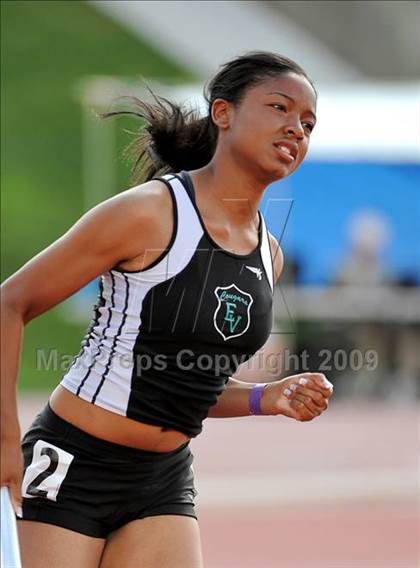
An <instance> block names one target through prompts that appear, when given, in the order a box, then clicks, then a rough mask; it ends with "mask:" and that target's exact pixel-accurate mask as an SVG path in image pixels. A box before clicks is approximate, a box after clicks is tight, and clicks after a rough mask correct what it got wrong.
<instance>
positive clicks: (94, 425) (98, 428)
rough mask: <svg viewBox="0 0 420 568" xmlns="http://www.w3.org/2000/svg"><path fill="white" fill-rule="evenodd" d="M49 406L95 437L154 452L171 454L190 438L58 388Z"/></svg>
mask: <svg viewBox="0 0 420 568" xmlns="http://www.w3.org/2000/svg"><path fill="white" fill-rule="evenodd" d="M49 402H50V406H51V408H52V409H53V411H54V412H55V413H56V414H57V415H58V416H60V417H61V418H62V419H63V420H66V421H67V422H70V423H71V424H73V426H76V428H80V430H83V431H85V432H87V433H88V434H90V435H91V436H95V437H96V438H100V439H102V440H107V441H108V442H113V443H114V444H121V445H123V446H129V447H131V448H138V449H141V450H146V451H152V452H170V451H172V450H175V449H176V448H178V447H179V446H181V445H182V444H185V442H187V441H188V440H190V439H191V438H190V437H189V436H187V435H186V434H183V433H182V432H179V431H178V430H172V429H167V428H162V427H161V426H154V425H152V424H145V423H144V422H137V421H136V420H132V419H131V418H127V417H125V416H121V415H120V414H115V413H114V412H110V411H109V410H105V409H104V408H101V407H100V406H97V405H94V404H90V403H89V402H87V401H85V400H83V399H81V398H80V397H78V396H76V395H75V394H73V393H71V392H70V391H68V390H67V389H65V388H64V387H62V386H61V385H59V386H58V387H57V388H56V389H55V390H54V392H53V393H52V394H51V397H50V401H49Z"/></svg>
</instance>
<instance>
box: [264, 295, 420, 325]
mask: <svg viewBox="0 0 420 568" xmlns="http://www.w3.org/2000/svg"><path fill="white" fill-rule="evenodd" d="M274 308H275V312H276V314H282V313H288V315H289V316H290V318H291V319H292V320H302V319H303V320H335V321H361V322H366V321H375V322H395V323H397V322H398V323H400V324H401V323H403V324H404V323H416V322H417V323H418V322H420V288H401V287H391V286H370V287H366V286H331V287H308V286H299V287H297V286H291V285H284V286H277V287H276V289H275V293H274Z"/></svg>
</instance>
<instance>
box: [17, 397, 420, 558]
mask: <svg viewBox="0 0 420 568" xmlns="http://www.w3.org/2000/svg"><path fill="white" fill-rule="evenodd" d="M46 399H47V395H44V396H42V397H36V398H34V397H31V398H28V397H27V396H26V397H21V399H20V412H21V421H22V429H23V430H24V429H25V428H26V427H27V426H28V424H29V423H30V420H31V419H32V417H33V416H34V414H35V413H36V412H37V411H38V410H39V409H40V408H41V407H42V406H43V404H44V402H45V401H46ZM419 416H420V413H419V408H418V407H414V406H389V405H385V404H383V405H380V404H361V403H360V401H355V402H354V403H352V404H348V403H347V404H344V403H336V404H334V403H332V404H331V406H330V408H329V410H328V411H327V413H326V414H325V415H324V416H322V417H320V418H318V419H316V420H314V421H312V422H308V423H300V422H295V421H292V420H290V419H286V418H284V417H252V418H234V419H208V420H206V422H205V429H204V432H203V434H202V435H201V436H199V437H198V438H197V439H195V440H193V441H192V442H191V448H192V451H193V453H194V455H195V461H194V469H195V472H196V486H197V489H198V491H199V495H198V497H197V512H198V516H199V521H200V527H201V534H202V541H203V549H204V557H205V562H206V563H205V566H206V568H416V567H418V566H420V560H419V559H420V551H419V547H418V542H420V531H419V507H418V506H419V479H418V473H419V472H418V461H417V455H418V440H419V435H418V425H419Z"/></svg>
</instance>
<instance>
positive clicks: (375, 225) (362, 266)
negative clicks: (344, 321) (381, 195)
mask: <svg viewBox="0 0 420 568" xmlns="http://www.w3.org/2000/svg"><path fill="white" fill-rule="evenodd" d="M348 232H349V238H350V243H351V249H350V253H349V255H348V257H347V258H346V259H345V260H344V262H343V264H342V266H341V267H340V268H339V270H338V272H337V276H336V281H337V283H338V284H347V285H367V286H371V285H378V284H385V283H387V282H389V281H390V278H389V275H387V273H386V271H385V269H384V268H383V266H382V263H381V254H382V252H383V250H384V248H385V247H386V245H387V244H388V243H389V241H390V237H391V229H390V226H389V223H388V221H387V219H386V218H385V217H384V216H383V215H381V214H380V213H378V212H374V211H360V212H358V213H357V214H356V215H354V216H353V218H352V219H351V221H350V223H349V227H348Z"/></svg>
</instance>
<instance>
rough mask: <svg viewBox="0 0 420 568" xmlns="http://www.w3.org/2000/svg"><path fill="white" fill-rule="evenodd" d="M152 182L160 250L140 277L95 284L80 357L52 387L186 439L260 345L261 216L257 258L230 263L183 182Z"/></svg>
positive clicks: (266, 274) (264, 326)
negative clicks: (160, 224) (162, 238)
mask: <svg viewBox="0 0 420 568" xmlns="http://www.w3.org/2000/svg"><path fill="white" fill-rule="evenodd" d="M160 179H162V181H164V182H165V183H166V185H167V186H168V189H169V191H170V193H171V196H172V199H173V205H174V230H173V235H172V239H171V243H170V245H169V247H168V250H167V251H164V252H163V253H162V254H161V255H160V256H159V257H158V258H157V259H156V261H155V262H154V263H153V264H152V265H150V266H148V267H147V268H146V269H145V270H137V271H133V272H130V271H127V270H121V269H117V268H114V269H111V270H109V271H107V272H106V273H104V274H103V275H102V277H101V282H100V294H99V300H98V303H97V306H96V308H95V314H94V318H93V320H92V324H91V326H90V329H89V331H88V334H87V336H86V338H85V341H84V346H83V349H82V350H81V352H80V353H79V355H78V356H77V358H76V359H75V361H74V363H73V365H72V367H71V368H70V370H69V371H68V373H66V375H65V376H64V377H63V380H62V382H61V384H62V386H63V387H64V388H65V389H66V390H67V391H70V392H71V393H73V394H74V395H76V396H77V397H79V398H81V399H82V400H84V401H86V402H89V403H90V404H91V405H93V406H95V407H99V408H102V409H106V410H108V411H110V412H112V413H115V414H119V415H121V416H122V417H128V418H130V419H131V420H130V423H131V422H132V421H133V422H139V423H142V424H144V425H146V426H147V425H148V426H150V427H152V428H160V429H161V428H162V427H163V428H166V429H167V430H168V432H165V434H166V433H167V434H171V433H173V434H177V435H181V436H184V438H182V439H185V436H187V437H192V436H195V435H197V434H198V433H199V432H200V431H201V423H202V420H204V418H205V417H206V416H207V414H208V410H209V407H210V406H211V405H212V404H215V402H216V401H217V397H218V396H219V395H220V394H221V392H222V391H223V388H224V386H225V384H226V382H227V379H228V377H229V376H230V375H231V374H233V373H234V372H235V370H236V368H237V367H238V366H239V365H240V364H241V363H242V362H244V361H246V360H247V359H248V358H249V357H251V356H252V354H253V353H255V351H257V350H258V349H259V348H260V347H261V346H262V345H263V344H264V343H265V341H266V340H267V338H268V335H269V333H270V331H271V324H272V288H273V270H272V261H271V254H270V245H269V240H268V234H267V231H266V227H265V224H264V220H263V218H262V215H260V220H261V222H260V227H259V243H258V246H257V247H256V249H255V250H254V251H252V252H251V253H249V254H247V255H235V254H233V253H230V252H228V251H226V250H224V249H222V248H221V247H220V246H219V245H217V244H216V243H215V242H214V241H213V239H212V238H211V237H210V235H209V234H208V233H207V230H206V227H205V226H204V223H203V220H202V218H201V215H200V213H199V211H198V208H197V206H196V203H195V199H194V188H193V186H192V184H191V178H190V177H189V176H188V174H186V173H185V172H184V173H183V174H182V176H175V175H172V174H171V175H167V176H164V177H163V178H160ZM107 414H108V413H107ZM160 431H161V430H160Z"/></svg>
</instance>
